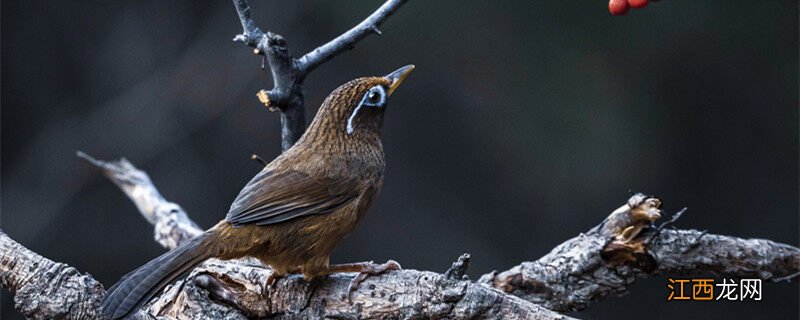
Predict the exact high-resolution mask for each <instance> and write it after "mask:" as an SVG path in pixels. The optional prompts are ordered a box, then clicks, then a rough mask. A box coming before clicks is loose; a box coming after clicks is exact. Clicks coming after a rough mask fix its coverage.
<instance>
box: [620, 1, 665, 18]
mask: <svg viewBox="0 0 800 320" xmlns="http://www.w3.org/2000/svg"><path fill="white" fill-rule="evenodd" d="M650 1H657V0H650ZM650 1H648V0H609V1H608V11H609V12H611V14H613V15H615V16H624V15H625V14H626V13H628V9H630V8H634V9H639V8H644V7H646V6H647V3H648V2H650Z"/></svg>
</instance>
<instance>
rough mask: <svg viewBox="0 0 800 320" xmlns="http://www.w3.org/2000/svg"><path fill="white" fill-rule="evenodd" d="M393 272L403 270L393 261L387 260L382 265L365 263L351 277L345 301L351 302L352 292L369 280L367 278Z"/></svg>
mask: <svg viewBox="0 0 800 320" xmlns="http://www.w3.org/2000/svg"><path fill="white" fill-rule="evenodd" d="M393 270H403V267H401V266H400V264H399V263H397V261H394V260H389V261H386V263H382V264H375V263H373V262H372V261H370V262H369V263H365V264H364V265H363V268H362V269H361V270H360V271H359V273H358V274H357V275H356V276H355V277H353V279H352V280H350V285H349V286H348V287H347V300H348V301H352V300H351V296H352V293H353V291H356V290H357V289H358V286H359V285H360V284H361V282H363V281H364V280H366V279H367V278H369V276H374V275H378V274H381V273H384V272H386V271H393Z"/></svg>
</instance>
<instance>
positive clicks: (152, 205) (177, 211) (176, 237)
mask: <svg viewBox="0 0 800 320" xmlns="http://www.w3.org/2000/svg"><path fill="white" fill-rule="evenodd" d="M77 155H78V157H81V158H83V159H86V161H88V162H89V163H91V164H93V165H94V166H96V167H98V168H100V169H101V170H102V171H103V174H104V175H105V176H106V177H108V179H110V180H111V182H114V184H116V185H117V186H118V187H119V188H120V189H122V192H125V195H127V196H128V198H130V199H131V201H133V204H135V205H136V208H137V209H139V212H140V213H141V214H142V216H144V218H145V219H147V221H148V222H150V223H151V224H152V225H153V226H155V229H154V236H155V240H156V241H157V242H158V243H159V244H161V245H162V246H164V247H165V248H167V249H172V248H175V247H176V246H178V244H180V243H181V242H183V241H186V240H189V239H191V238H194V237H195V236H197V235H199V234H201V233H203V230H202V229H200V227H198V226H197V224H195V223H194V221H192V219H190V218H189V215H187V214H186V211H184V210H183V208H181V206H179V205H178V204H177V203H174V202H170V201H167V200H166V199H164V197H163V196H161V193H160V192H158V189H156V187H155V185H153V182H152V181H150V177H149V176H148V175H147V173H145V172H144V171H141V170H139V169H137V168H136V167H134V166H133V164H131V163H130V162H128V160H125V159H124V158H123V159H120V160H118V161H108V162H106V161H101V160H97V159H95V158H92V157H91V156H89V155H87V154H85V153H83V152H80V151H78V153H77Z"/></svg>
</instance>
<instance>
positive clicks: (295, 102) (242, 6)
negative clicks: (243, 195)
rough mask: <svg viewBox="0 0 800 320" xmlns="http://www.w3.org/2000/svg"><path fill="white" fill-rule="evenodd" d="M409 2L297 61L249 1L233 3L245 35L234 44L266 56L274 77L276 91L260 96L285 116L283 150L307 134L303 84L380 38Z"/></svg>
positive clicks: (393, 5)
mask: <svg viewBox="0 0 800 320" xmlns="http://www.w3.org/2000/svg"><path fill="white" fill-rule="evenodd" d="M406 1H408V0H388V1H386V3H384V4H383V5H382V6H381V7H380V8H378V10H376V11H375V12H374V13H373V14H371V15H370V16H369V17H367V18H366V19H365V20H364V21H362V22H361V23H359V24H358V25H356V26H355V27H353V28H352V29H350V30H348V31H347V32H345V33H344V34H342V35H340V36H338V37H336V38H335V39H333V40H331V41H330V42H328V43H326V44H324V45H322V46H321V47H319V48H317V49H314V50H313V51H311V52H309V53H307V54H305V55H304V56H303V57H301V58H300V59H294V58H293V57H292V55H291V53H290V52H289V46H288V44H287V42H286V39H284V38H283V37H282V36H280V35H278V34H275V33H272V32H266V33H264V32H263V31H261V29H259V28H258V26H256V23H255V22H254V21H253V18H252V17H251V15H250V6H249V5H248V4H247V1H246V0H233V5H234V7H235V8H236V12H237V14H238V15H239V21H240V22H241V24H242V33H241V34H238V35H236V36H235V37H234V38H233V40H234V41H239V42H242V43H244V44H246V45H248V46H250V47H252V48H254V50H253V51H254V53H256V54H259V55H264V57H265V59H266V61H267V62H268V64H269V68H270V71H271V74H272V81H273V88H272V89H270V90H261V91H259V92H258V94H257V96H258V99H259V100H260V101H261V102H262V103H263V104H264V105H266V106H267V107H269V109H270V110H271V111H280V112H281V148H282V149H283V150H284V151H286V150H287V149H289V148H290V147H291V146H292V145H294V143H295V142H296V141H297V140H298V139H300V137H301V136H302V135H303V132H304V131H305V127H306V122H305V121H306V120H305V105H304V97H303V81H304V80H305V78H306V76H308V74H309V73H310V72H311V71H312V70H314V69H315V68H317V67H318V66H320V65H321V64H323V63H325V62H326V61H328V60H330V59H332V58H333V57H335V56H336V55H338V54H340V53H342V52H344V51H346V50H348V49H351V48H352V47H353V46H354V45H355V44H356V42H358V41H360V40H361V39H363V38H364V37H366V36H367V35H369V34H370V33H377V34H380V31H378V27H379V26H380V25H381V24H382V23H383V22H385V21H386V20H387V19H388V18H389V16H391V15H392V14H393V13H394V12H396V11H397V10H398V9H399V8H400V6H401V5H403V4H404V3H405V2H406Z"/></svg>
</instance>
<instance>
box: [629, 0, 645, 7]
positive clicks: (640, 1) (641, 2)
mask: <svg viewBox="0 0 800 320" xmlns="http://www.w3.org/2000/svg"><path fill="white" fill-rule="evenodd" d="M628 4H629V5H631V7H632V8H635V9H638V8H644V7H646V6H647V0H628Z"/></svg>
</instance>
